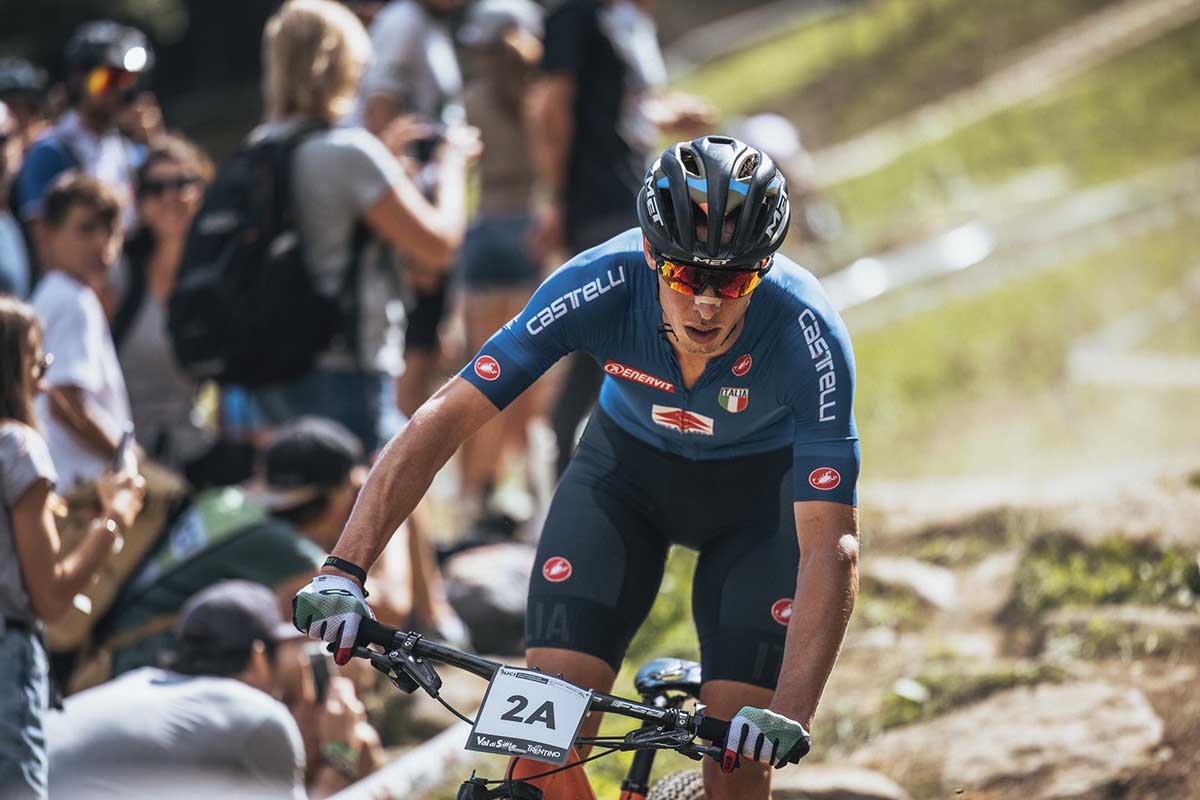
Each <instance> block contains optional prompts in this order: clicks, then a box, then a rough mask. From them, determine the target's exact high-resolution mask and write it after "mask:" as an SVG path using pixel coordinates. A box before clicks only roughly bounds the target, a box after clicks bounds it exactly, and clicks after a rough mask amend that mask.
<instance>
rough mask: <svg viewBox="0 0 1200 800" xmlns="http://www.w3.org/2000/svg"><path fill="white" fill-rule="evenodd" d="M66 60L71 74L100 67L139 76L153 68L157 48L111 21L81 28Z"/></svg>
mask: <svg viewBox="0 0 1200 800" xmlns="http://www.w3.org/2000/svg"><path fill="white" fill-rule="evenodd" d="M63 58H64V60H65V61H66V65H67V69H68V70H70V71H72V72H84V71H87V70H89V69H92V68H93V67H100V66H105V67H115V68H116V69H123V70H125V71H126V72H136V73H146V72H149V71H150V70H151V69H153V68H154V48H152V47H151V46H150V40H149V39H147V38H146V34H144V33H142V32H141V31H139V30H138V29H137V28H131V27H129V26H128V25H122V24H120V23H118V22H113V21H112V20H99V21H96V22H87V23H84V24H83V25H81V26H79V28H78V29H77V30H76V31H75V33H74V35H72V36H71V40H70V41H68V42H67V49H66V51H65V52H64V53H63Z"/></svg>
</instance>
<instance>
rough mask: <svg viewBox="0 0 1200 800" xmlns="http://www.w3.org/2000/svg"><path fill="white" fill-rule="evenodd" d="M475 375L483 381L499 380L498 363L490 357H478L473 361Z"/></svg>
mask: <svg viewBox="0 0 1200 800" xmlns="http://www.w3.org/2000/svg"><path fill="white" fill-rule="evenodd" d="M475 374H476V375H478V376H479V377H481V378H483V379H484V380H485V381H494V380H499V378H500V362H498V361H496V359H494V358H492V357H491V356H480V357H479V358H477V359H475Z"/></svg>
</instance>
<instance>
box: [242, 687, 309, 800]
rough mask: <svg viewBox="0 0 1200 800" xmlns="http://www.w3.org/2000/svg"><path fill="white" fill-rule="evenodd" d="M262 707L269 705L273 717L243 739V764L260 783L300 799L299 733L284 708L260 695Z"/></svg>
mask: <svg viewBox="0 0 1200 800" xmlns="http://www.w3.org/2000/svg"><path fill="white" fill-rule="evenodd" d="M266 703H270V704H271V705H272V712H273V713H272V714H271V715H270V716H268V717H267V718H266V719H264V720H263V721H262V722H260V723H259V724H258V725H256V726H255V727H254V728H253V730H252V731H250V734H249V735H248V736H247V737H246V739H245V743H244V745H243V748H242V750H241V754H242V759H243V764H244V765H245V767H246V770H247V772H249V773H250V774H251V775H253V776H255V777H256V778H257V779H258V780H260V781H261V782H262V783H264V784H266V785H268V786H270V787H272V788H276V787H278V788H280V789H282V788H283V787H288V788H289V789H291V790H292V793H293V796H297V797H304V794H303V792H304V763H305V762H304V741H303V739H301V737H300V729H299V728H298V727H296V722H295V720H293V719H292V717H291V715H290V714H289V712H288V710H287V707H286V706H284V705H283V704H282V703H279V702H278V701H276V700H274V699H273V698H268V697H266V696H265V695H264V696H263V704H264V705H266ZM275 706H278V707H277V708H275ZM297 790H298V792H297ZM281 796H282V795H281Z"/></svg>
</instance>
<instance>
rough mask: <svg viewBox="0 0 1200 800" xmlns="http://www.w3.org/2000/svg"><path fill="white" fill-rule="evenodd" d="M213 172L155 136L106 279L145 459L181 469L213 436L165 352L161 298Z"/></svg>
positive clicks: (192, 150) (171, 140)
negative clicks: (119, 251)
mask: <svg viewBox="0 0 1200 800" xmlns="http://www.w3.org/2000/svg"><path fill="white" fill-rule="evenodd" d="M212 174H213V166H212V162H211V161H210V160H209V159H208V156H206V155H205V154H204V153H203V152H202V151H201V150H200V149H199V148H198V147H197V146H196V145H195V144H193V143H192V142H189V141H188V140H187V139H184V138H183V137H180V136H174V135H171V136H165V137H162V138H160V139H158V140H157V141H155V143H154V144H153V145H152V146H151V147H150V149H149V150H148V152H147V154H146V158H145V160H144V161H143V162H142V163H141V165H140V166H139V167H138V169H137V172H135V173H134V194H135V196H136V198H137V223H136V225H135V227H134V229H133V231H132V233H131V234H130V235H129V238H128V239H127V241H126V242H125V251H124V255H125V258H124V259H123V260H122V261H121V262H119V263H118V264H117V266H116V267H115V268H114V270H113V276H112V284H113V285H112V290H113V295H114V298H113V299H114V308H113V312H112V314H111V318H110V321H109V322H110V326H111V329H112V338H113V344H115V345H116V348H117V357H118V359H119V360H120V363H121V370H122V372H124V374H125V385H126V387H127V388H128V390H129V404H130V408H131V410H132V412H133V422H134V427H135V430H137V432H138V439H139V440H140V441H141V443H142V446H143V447H144V448H145V449H146V455H147V456H149V457H150V458H152V459H154V460H155V461H157V462H159V463H160V464H162V465H164V466H166V467H169V468H171V469H173V470H175V471H177V472H185V473H186V472H188V469H189V467H190V466H191V465H192V464H194V463H195V462H197V461H198V460H199V459H200V458H202V457H203V456H204V455H205V454H206V453H207V452H208V451H209V450H210V449H211V448H212V447H213V445H214V441H215V439H216V434H215V432H214V431H213V430H211V429H210V428H206V427H204V426H202V425H200V424H198V423H197V421H196V418H195V417H196V415H195V414H194V413H193V412H194V409H195V406H196V393H197V391H198V389H199V384H198V383H197V381H196V380H195V379H194V378H193V377H192V376H191V375H189V374H187V373H186V372H184V371H183V370H182V369H181V368H180V367H179V365H178V364H177V363H176V361H175V355H174V353H172V352H171V344H170V341H169V339H168V335H167V300H168V298H169V297H170V296H171V292H172V290H174V288H175V276H176V273H177V271H178V269H179V262H180V259H181V258H182V256H183V247H184V243H185V240H186V239H187V234H188V228H189V226H190V225H191V223H192V219H193V218H194V217H195V216H196V212H197V211H198V210H199V209H200V201H201V200H202V198H203V197H204V190H205V188H206V187H207V186H208V184H209V183H210V182H211V181H212ZM189 477H190V475H189ZM193 483H195V481H193Z"/></svg>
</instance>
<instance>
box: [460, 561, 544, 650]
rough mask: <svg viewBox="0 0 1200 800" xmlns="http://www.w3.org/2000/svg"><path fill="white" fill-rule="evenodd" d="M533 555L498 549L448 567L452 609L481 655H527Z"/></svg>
mask: <svg viewBox="0 0 1200 800" xmlns="http://www.w3.org/2000/svg"><path fill="white" fill-rule="evenodd" d="M534 555H535V550H534V548H533V547H531V546H530V545H527V544H519V543H516V542H513V543H505V544H493V545H487V546H485V547H476V548H472V549H471V550H465V551H463V552H461V553H459V554H457V555H455V556H453V557H451V558H450V560H448V561H447V562H446V564H445V565H444V566H443V571H444V573H445V576H446V591H447V594H448V595H449V598H450V604H451V605H452V606H454V610H455V611H457V612H458V615H459V616H460V617H462V621H463V622H464V623H466V626H467V629H468V630H469V631H470V632H471V642H472V644H473V645H474V646H475V649H476V650H478V651H479V652H481V653H499V654H512V653H520V652H522V650H523V641H524V638H525V598H526V594H527V593H528V589H529V573H530V570H531V569H532V567H533V558H534Z"/></svg>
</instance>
